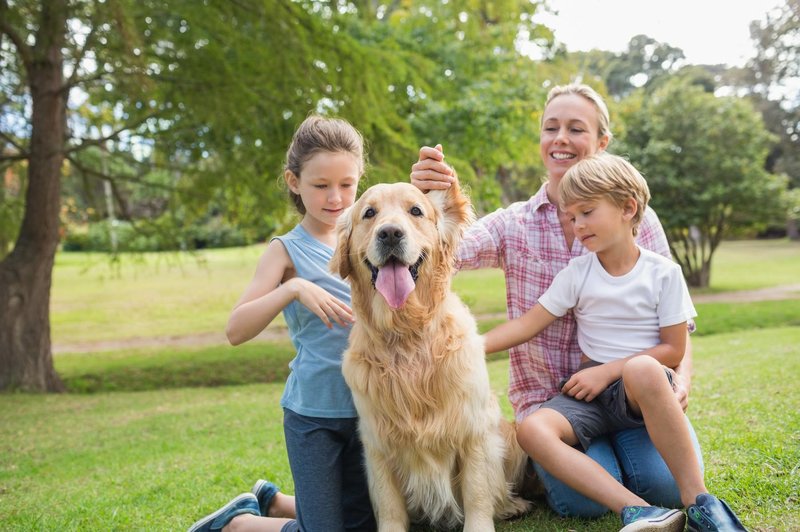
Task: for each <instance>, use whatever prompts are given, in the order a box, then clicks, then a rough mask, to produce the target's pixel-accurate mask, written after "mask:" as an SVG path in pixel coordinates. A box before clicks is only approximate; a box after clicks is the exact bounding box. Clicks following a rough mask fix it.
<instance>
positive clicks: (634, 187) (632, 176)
mask: <svg viewBox="0 0 800 532" xmlns="http://www.w3.org/2000/svg"><path fill="white" fill-rule="evenodd" d="M558 195H559V202H560V203H561V205H562V208H564V207H566V206H568V205H573V204H575V203H577V202H579V201H587V200H596V199H601V198H603V199H607V200H609V201H611V202H612V203H613V204H614V205H616V206H618V207H620V208H621V207H623V206H624V205H625V202H626V201H627V200H628V199H630V198H633V199H634V201H636V213H635V214H634V215H633V218H632V219H631V223H632V229H633V235H634V236H636V234H637V233H638V231H639V223H640V222H641V221H642V217H643V216H644V212H645V209H646V208H647V203H648V202H649V201H650V188H649V187H648V186H647V181H645V179H644V177H642V174H640V173H639V171H638V170H636V168H634V167H633V165H632V164H631V163H629V162H628V161H626V160H625V159H623V158H622V157H619V156H617V155H611V154H609V153H601V154H598V155H594V156H592V157H587V158H585V159H583V160H581V161H578V162H577V163H575V164H574V165H573V166H572V167H570V169H569V170H567V172H566V173H565V174H564V177H563V178H562V179H561V183H560V184H559V188H558Z"/></svg>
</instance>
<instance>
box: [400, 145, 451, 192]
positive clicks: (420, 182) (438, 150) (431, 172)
mask: <svg viewBox="0 0 800 532" xmlns="http://www.w3.org/2000/svg"><path fill="white" fill-rule="evenodd" d="M457 179H458V178H457V177H456V175H455V172H454V171H453V169H452V168H450V166H448V165H447V163H445V162H444V153H443V152H442V145H441V144H437V145H436V147H434V148H431V147H430V146H423V147H422V148H420V149H419V160H418V161H417V162H416V163H414V165H413V166H412V167H411V184H412V185H414V186H415V187H417V188H418V189H420V190H421V191H423V192H427V191H429V190H444V189H447V188H450V184H451V183H455V182H456V180H457Z"/></svg>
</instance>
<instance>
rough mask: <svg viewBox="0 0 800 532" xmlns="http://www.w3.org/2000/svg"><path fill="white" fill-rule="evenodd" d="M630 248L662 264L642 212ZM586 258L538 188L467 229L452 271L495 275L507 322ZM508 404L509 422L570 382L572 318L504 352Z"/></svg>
mask: <svg viewBox="0 0 800 532" xmlns="http://www.w3.org/2000/svg"><path fill="white" fill-rule="evenodd" d="M637 243H638V244H639V245H640V246H642V247H643V248H646V249H649V250H651V251H654V252H656V253H659V254H661V255H664V256H666V257H669V256H670V252H669V245H668V244H667V237H666V235H665V234H664V229H663V228H662V227H661V222H659V221H658V216H656V213H655V211H653V210H652V209H651V208H649V207H648V208H647V212H646V213H645V216H644V219H643V220H642V222H641V224H640V226H639V234H638V236H637ZM585 253H587V250H586V248H585V247H583V244H581V243H580V241H578V239H577V238H576V239H574V241H573V243H572V249H567V242H566V239H565V238H564V232H563V230H562V228H561V223H560V222H559V221H558V214H557V211H556V206H555V205H554V204H552V203H550V201H549V200H548V199H547V190H546V184H545V185H543V186H542V188H540V189H539V192H538V193H536V195H535V196H533V197H531V198H530V199H529V200H528V201H524V202H519V203H514V204H513V205H511V206H509V207H508V208H506V209H499V210H497V211H495V212H493V213H491V214H488V215H486V216H484V217H483V218H481V219H480V220H478V221H477V222H476V223H475V224H473V225H472V226H471V227H470V228H469V230H468V231H467V234H466V235H465V237H464V241H463V242H462V244H461V248H460V249H459V261H458V268H460V269H465V270H471V269H477V268H501V269H502V270H503V271H504V272H505V277H506V305H507V308H508V317H509V319H513V318H517V317H519V316H521V315H522V314H524V313H525V312H527V311H528V310H529V309H530V308H531V307H533V305H535V304H536V302H537V301H538V300H539V296H540V295H541V294H543V293H544V292H545V290H547V288H548V287H549V286H550V283H551V282H552V281H553V278H554V277H555V275H556V274H557V273H558V272H559V271H561V270H562V269H563V268H564V267H565V266H566V265H567V263H569V261H570V260H571V259H573V258H575V257H578V256H580V255H583V254H585ZM509 355H510V364H509V385H508V398H509V400H510V401H511V404H512V406H513V407H514V412H515V415H516V418H517V421H518V422H519V421H522V420H523V419H525V417H526V416H528V415H530V414H531V413H532V412H533V411H535V410H536V409H537V408H539V405H541V404H542V403H543V402H544V401H546V400H547V399H549V398H550V397H552V396H554V395H556V394H557V393H558V382H559V381H560V380H561V379H562V378H564V377H568V376H569V375H572V374H573V373H574V372H575V371H576V370H577V369H578V365H579V363H580V359H581V350H580V347H578V339H577V334H576V330H575V318H574V317H573V315H572V312H569V313H567V315H565V316H564V317H562V318H559V319H557V320H556V321H555V322H553V324H552V325H550V326H549V327H547V328H546V329H545V330H544V331H542V332H541V334H539V335H538V336H536V337H535V338H534V339H533V340H531V341H530V342H528V343H526V344H522V345H519V346H517V347H513V348H512V349H511V350H510V352H509Z"/></svg>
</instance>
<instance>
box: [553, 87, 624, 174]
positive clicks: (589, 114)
mask: <svg viewBox="0 0 800 532" xmlns="http://www.w3.org/2000/svg"><path fill="white" fill-rule="evenodd" d="M597 113H598V111H597V108H595V106H594V104H593V103H592V102H591V101H589V100H587V99H586V98H584V97H583V96H580V95H578V94H562V95H561V96H556V97H555V98H554V99H553V100H552V101H551V102H550V103H549V104H548V105H547V107H546V108H545V110H544V116H543V119H542V132H541V140H540V143H539V149H540V152H541V156H542V162H544V166H545V168H546V169H547V175H548V177H549V178H550V181H551V182H553V183H554V185H558V183H559V182H560V181H561V178H562V177H563V176H564V173H565V172H566V171H567V170H568V169H569V168H570V167H571V166H572V165H573V164H575V163H576V162H578V161H580V160H581V159H583V158H584V157H588V156H590V155H594V154H596V153H597V152H599V151H603V150H605V149H606V146H608V140H609V139H608V135H603V136H602V137H598V132H599V120H598V115H597Z"/></svg>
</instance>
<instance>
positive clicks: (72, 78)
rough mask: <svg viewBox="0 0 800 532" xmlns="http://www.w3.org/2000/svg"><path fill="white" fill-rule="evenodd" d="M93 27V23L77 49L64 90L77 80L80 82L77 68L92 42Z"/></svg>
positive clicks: (73, 84) (94, 27) (72, 85)
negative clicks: (81, 44)
mask: <svg viewBox="0 0 800 532" xmlns="http://www.w3.org/2000/svg"><path fill="white" fill-rule="evenodd" d="M95 29H96V26H94V25H93V26H92V27H91V28H89V34H88V35H86V40H85V41H84V43H83V47H82V48H81V49H80V50H79V51H78V54H77V55H76V56H75V66H74V68H73V69H72V74H70V76H69V79H68V80H67V82H66V83H65V84H64V90H69V89H70V88H71V87H74V86H75V85H76V84H77V82H80V78H79V77H78V70H79V69H80V66H81V62H82V61H83V59H84V58H85V57H86V52H87V51H88V50H89V48H90V47H91V46H92V44H93V41H94V36H95ZM98 70H99V69H98ZM101 74H102V73H101Z"/></svg>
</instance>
